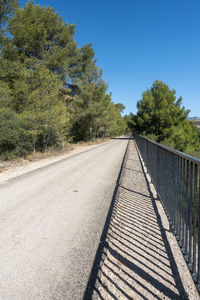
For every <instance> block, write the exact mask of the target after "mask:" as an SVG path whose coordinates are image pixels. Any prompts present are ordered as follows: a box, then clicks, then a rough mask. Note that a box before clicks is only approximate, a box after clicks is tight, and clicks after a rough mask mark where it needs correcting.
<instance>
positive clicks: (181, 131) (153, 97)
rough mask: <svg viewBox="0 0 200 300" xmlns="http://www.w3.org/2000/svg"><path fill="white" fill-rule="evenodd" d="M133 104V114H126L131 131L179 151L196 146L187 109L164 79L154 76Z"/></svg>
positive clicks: (193, 128) (194, 132)
mask: <svg viewBox="0 0 200 300" xmlns="http://www.w3.org/2000/svg"><path fill="white" fill-rule="evenodd" d="M137 108H138V112H137V115H135V116H133V115H132V116H131V118H130V120H131V122H132V129H133V130H135V132H137V133H139V134H142V135H145V136H149V137H150V138H153V139H154V140H156V141H158V142H160V143H164V144H166V145H169V146H171V147H173V148H176V149H178V150H180V151H187V150H189V149H192V148H198V146H199V141H198V137H197V131H196V129H195V127H194V126H193V125H192V124H191V123H190V122H189V121H188V114H189V110H186V109H185V107H184V106H183V105H182V97H179V98H178V99H177V98H176V91H175V90H173V89H172V90H171V89H170V88H169V87H168V85H167V84H165V83H164V82H162V81H158V80H156V81H155V82H154V83H153V85H152V87H151V88H150V89H147V90H146V91H145V92H144V93H143V94H142V99H141V100H140V101H138V102H137ZM129 122H130V121H129Z"/></svg>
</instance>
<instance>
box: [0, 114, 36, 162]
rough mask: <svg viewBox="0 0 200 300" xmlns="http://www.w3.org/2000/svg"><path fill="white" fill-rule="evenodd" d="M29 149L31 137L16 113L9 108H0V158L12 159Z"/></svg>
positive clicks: (26, 152) (27, 151)
mask: <svg viewBox="0 0 200 300" xmlns="http://www.w3.org/2000/svg"><path fill="white" fill-rule="evenodd" d="M31 151H32V143H31V139H30V137H29V136H28V133H27V132H26V131H25V129H24V127H23V125H22V122H21V121H20V119H19V117H18V116H17V114H16V113H15V112H13V111H12V110H10V109H0V159H1V160H8V159H14V158H16V157H18V156H25V155H27V154H29V153H31Z"/></svg>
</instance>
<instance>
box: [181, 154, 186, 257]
mask: <svg viewBox="0 0 200 300" xmlns="http://www.w3.org/2000/svg"><path fill="white" fill-rule="evenodd" d="M182 181H183V183H182V186H183V189H182V197H183V211H182V219H183V223H182V252H183V254H185V211H186V207H185V158H184V159H183V179H182Z"/></svg>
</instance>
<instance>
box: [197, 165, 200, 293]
mask: <svg viewBox="0 0 200 300" xmlns="http://www.w3.org/2000/svg"><path fill="white" fill-rule="evenodd" d="M198 175H199V180H198V182H199V189H198V193H199V195H198V267H197V281H198V290H199V291H200V165H199V166H198Z"/></svg>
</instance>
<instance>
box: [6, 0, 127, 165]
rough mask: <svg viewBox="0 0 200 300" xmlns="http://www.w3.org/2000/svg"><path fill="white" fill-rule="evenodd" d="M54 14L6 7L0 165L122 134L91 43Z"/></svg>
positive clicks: (13, 3) (11, 3)
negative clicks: (76, 37)
mask: <svg viewBox="0 0 200 300" xmlns="http://www.w3.org/2000/svg"><path fill="white" fill-rule="evenodd" d="M74 34H75V25H71V24H68V23H66V22H64V21H63V20H62V17H60V16H59V15H58V14H57V13H56V12H55V11H54V9H53V8H52V7H50V6H48V7H41V6H40V5H35V4H34V2H32V1H30V2H28V3H27V4H26V6H25V7H23V8H19V4H18V1H17V0H4V1H3V2H1V3H0V160H8V159H14V158H16V157H20V156H26V155H28V154H29V153H31V152H34V151H42V152H44V151H45V150H46V149H47V148H49V147H54V148H61V147H64V146H65V145H66V143H72V142H78V141H94V140H95V139H105V138H106V137H111V136H117V135H120V134H122V133H124V131H125V129H126V121H125V120H124V118H123V117H122V116H121V112H122V111H123V110H124V108H125V107H124V105H123V104H121V103H118V104H114V103H113V101H112V97H111V93H108V92H107V84H106V83H105V82H104V80H103V79H102V70H99V68H98V66H97V64H96V59H95V53H94V50H93V48H92V45H91V44H87V45H84V46H83V47H81V48H79V47H78V46H77V42H76V41H75V40H74Z"/></svg>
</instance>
